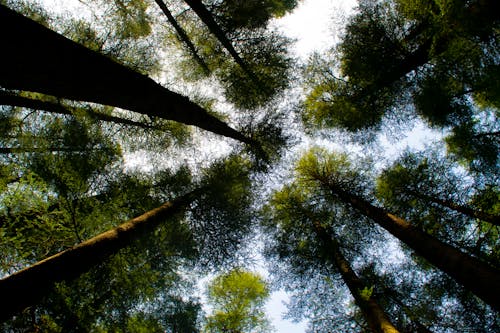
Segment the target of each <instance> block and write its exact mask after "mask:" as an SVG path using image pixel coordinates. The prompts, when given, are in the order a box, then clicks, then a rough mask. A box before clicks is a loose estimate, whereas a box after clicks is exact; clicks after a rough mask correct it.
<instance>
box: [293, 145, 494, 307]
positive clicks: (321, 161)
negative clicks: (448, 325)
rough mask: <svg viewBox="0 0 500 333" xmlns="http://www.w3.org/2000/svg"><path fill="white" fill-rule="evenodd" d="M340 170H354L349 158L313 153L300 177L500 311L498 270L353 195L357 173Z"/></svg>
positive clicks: (301, 168)
mask: <svg viewBox="0 0 500 333" xmlns="http://www.w3.org/2000/svg"><path fill="white" fill-rule="evenodd" d="M340 168H350V165H349V163H348V162H347V160H346V158H345V157H337V156H335V155H326V154H322V153H321V152H318V151H316V152H315V151H311V152H309V153H308V154H306V155H305V156H304V157H303V158H302V159H301V160H300V161H299V163H298V165H297V170H298V173H299V177H300V179H301V180H302V181H303V182H305V183H310V184H311V185H312V186H320V187H322V188H323V189H324V190H325V191H328V192H329V193H330V194H331V195H332V196H333V198H335V199H337V200H340V201H342V202H344V203H345V204H347V205H350V206H351V207H353V208H354V209H356V210H357V211H359V212H360V213H362V214H364V215H366V216H367V217H369V218H370V219H371V220H373V221H374V222H375V223H377V224H378V225H380V226H381V227H382V228H384V229H386V230H387V231H389V232H390V233H391V234H392V235H394V236H395V237H397V238H398V239H399V240H401V241H402V242H404V243H405V244H406V245H408V246H409V247H411V248H412V249H413V250H415V252H416V253H417V254H419V255H420V256H422V257H423V258H425V259H426V260H427V261H429V262H430V263H432V264H433V265H435V266H436V267H438V268H439V269H441V270H442V271H444V272H446V273H447V274H449V275H450V276H451V277H453V278H454V279H455V280H456V281H457V282H458V283H460V284H462V285H463V286H464V287H466V288H467V289H468V290H470V291H472V292H473V293H474V294H476V295H477V296H478V297H479V298H481V299H482V300H483V301H484V302H486V303H488V304H489V305H491V306H492V307H493V308H495V309H496V310H498V309H499V308H500V303H499V302H498V298H497V297H496V296H494V294H495V295H496V294H498V292H500V290H499V289H498V288H499V284H498V281H500V271H498V269H496V268H494V267H492V266H490V265H488V264H485V263H484V262H482V261H481V260H478V259H476V258H474V257H472V256H470V255H467V254H465V253H464V252H462V251H460V250H459V249H456V248H454V247H452V246H450V245H448V244H445V243H443V242H441V241H439V240H438V239H436V238H434V237H433V236H431V235H429V234H427V233H425V232H423V231H422V230H420V229H418V228H417V227H415V226H413V225H411V224H410V223H409V222H407V221H405V220H403V219H401V218H399V217H398V216H395V215H393V214H391V213H390V212H387V211H385V210H384V209H383V208H380V207H377V206H374V205H373V204H371V203H370V202H369V201H368V200H366V199H364V198H363V197H362V196H361V195H359V194H357V193H353V189H352V186H351V187H350V189H349V190H347V188H346V186H348V185H347V184H349V178H347V177H345V175H346V174H347V175H349V176H350V177H353V176H355V175H356V172H355V171H353V170H349V169H348V170H345V171H342V172H341V171H339V170H341V169H340ZM492 291H494V292H492ZM497 291H498V292H497Z"/></svg>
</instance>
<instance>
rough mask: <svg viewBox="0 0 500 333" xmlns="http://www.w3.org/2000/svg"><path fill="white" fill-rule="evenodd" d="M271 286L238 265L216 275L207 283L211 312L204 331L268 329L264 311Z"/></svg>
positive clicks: (257, 330)
mask: <svg viewBox="0 0 500 333" xmlns="http://www.w3.org/2000/svg"><path fill="white" fill-rule="evenodd" d="M268 297H269V288H268V286H267V283H266V282H265V280H264V279H263V278H262V277H261V276H259V275H258V274H255V273H252V272H249V271H246V270H243V269H240V268H236V269H233V270H232V271H230V272H228V273H225V274H221V275H219V276H217V277H216V278H215V279H214V280H213V281H212V282H210V284H209V286H208V302H209V304H210V305H211V306H212V308H213V310H212V314H211V315H209V316H208V317H207V324H206V326H205V330H206V331H207V332H211V333H217V332H220V333H223V332H231V333H243V332H268V329H269V322H268V320H267V318H265V314H264V312H263V309H262V308H263V306H264V302H265V301H266V300H267V298H268Z"/></svg>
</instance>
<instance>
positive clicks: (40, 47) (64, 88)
mask: <svg viewBox="0 0 500 333" xmlns="http://www.w3.org/2000/svg"><path fill="white" fill-rule="evenodd" d="M0 31H1V32H0V35H1V36H2V45H3V47H4V51H3V52H1V53H0V86H1V87H3V88H7V89H14V90H26V91H34V92H40V93H44V94H47V95H52V96H57V97H60V98H66V99H70V100H79V101H87V102H94V103H99V104H105V105H111V106H115V107H120V108H123V109H127V110H131V111H135V112H138V113H142V114H146V115H149V116H154V117H158V118H163V119H168V120H174V121H178V122H181V123H184V124H186V125H194V126H197V127H200V128H202V129H205V130H208V131H211V132H214V133H216V134H220V135H223V136H226V137H230V138H233V139H235V140H239V141H241V142H244V143H247V144H249V145H255V144H256V142H255V141H254V140H252V139H250V138H247V137H246V136H244V135H243V134H241V133H240V132H238V131H236V130H235V129H233V128H231V127H229V126H228V125H227V124H226V123H224V122H222V121H221V120H219V119H217V118H216V117H214V116H212V115H210V114H209V113H208V112H207V111H206V110H204V109H203V108H201V107H200V106H198V105H196V104H195V103H193V102H191V101H190V100H189V99H188V98H187V97H184V96H182V95H179V94H177V93H174V92H172V91H170V90H168V89H166V88H164V87H162V86H161V85H159V84H158V83H156V82H155V81H153V80H152V79H150V78H149V77H147V76H145V75H142V74H139V73H137V72H135V71H133V70H131V69H129V68H127V67H125V66H122V65H120V64H118V63H116V62H115V61H113V60H111V59H110V58H108V57H106V56H104V55H102V54H99V53H97V52H94V51H92V50H90V49H87V48H85V47H84V46H82V45H79V44H77V43H75V42H73V41H71V40H69V39H67V38H65V37H63V36H61V35H59V34H57V33H56V32H54V31H52V30H50V29H47V28H46V27H44V26H42V25H40V24H38V23H36V22H34V21H32V20H30V19H28V18H26V17H24V16H22V15H20V14H18V13H16V12H14V11H12V10H11V9H9V8H7V7H5V6H3V5H0Z"/></svg>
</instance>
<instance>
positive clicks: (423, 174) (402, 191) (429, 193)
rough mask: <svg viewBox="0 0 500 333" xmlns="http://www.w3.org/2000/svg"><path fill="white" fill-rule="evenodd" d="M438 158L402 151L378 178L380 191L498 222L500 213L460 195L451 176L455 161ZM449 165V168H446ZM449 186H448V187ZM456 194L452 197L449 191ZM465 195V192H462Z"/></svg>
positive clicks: (398, 197) (493, 222)
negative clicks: (398, 157)
mask: <svg viewBox="0 0 500 333" xmlns="http://www.w3.org/2000/svg"><path fill="white" fill-rule="evenodd" d="M431 158H432V157H431ZM436 162H438V161H429V160H428V159H427V158H425V157H419V156H417V155H411V154H409V155H404V156H402V157H401V158H400V159H399V160H398V161H396V162H395V163H394V164H393V165H392V166H391V167H390V168H387V169H385V170H384V171H383V172H382V174H381V175H380V177H379V179H378V188H379V192H380V193H381V194H382V195H383V196H385V197H386V198H387V199H388V200H391V198H390V196H391V194H392V195H393V196H394V198H395V199H399V200H401V199H402V200H405V201H408V199H407V198H415V199H418V200H421V201H423V202H426V203H432V204H436V205H439V206H443V207H446V208H449V209H451V210H453V211H456V212H459V213H461V214H464V215H466V216H469V217H472V218H477V219H480V220H483V221H486V222H489V223H492V224H495V225H500V216H498V215H495V214H491V213H488V212H485V211H482V210H479V209H475V208H473V207H471V206H469V205H466V204H463V203H462V202H464V201H465V202H467V201H468V200H467V198H465V200H464V198H460V197H459V196H458V195H459V193H458V192H459V189H456V188H453V187H456V186H454V184H457V181H458V179H453V178H454V177H453V173H452V171H451V170H452V169H451V168H453V166H454V165H446V164H447V163H443V164H444V165H442V166H440V165H437V164H438V163H439V162H438V163H436ZM447 167H448V169H446V168H447ZM450 187H451V188H450ZM453 194H454V195H456V197H455V198H453V197H452V196H451V195H453ZM463 196H465V195H463Z"/></svg>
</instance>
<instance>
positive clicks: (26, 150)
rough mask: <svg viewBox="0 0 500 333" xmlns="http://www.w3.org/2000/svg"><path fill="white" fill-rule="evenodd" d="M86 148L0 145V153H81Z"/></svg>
mask: <svg viewBox="0 0 500 333" xmlns="http://www.w3.org/2000/svg"><path fill="white" fill-rule="evenodd" d="M85 151H86V150H83V149H81V148H77V147H41V148H40V147H0V154H27V153H46V152H70V153H83V152H85Z"/></svg>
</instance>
